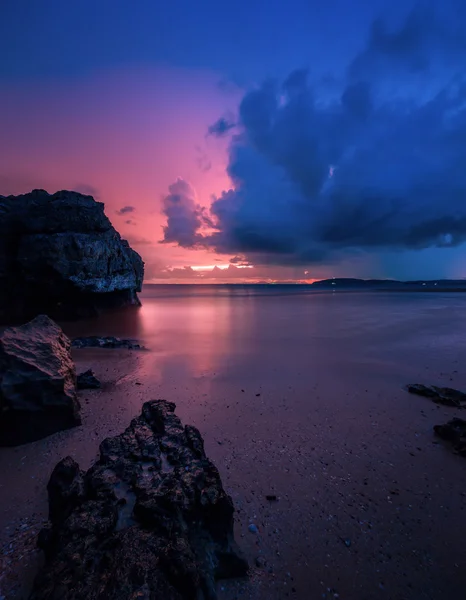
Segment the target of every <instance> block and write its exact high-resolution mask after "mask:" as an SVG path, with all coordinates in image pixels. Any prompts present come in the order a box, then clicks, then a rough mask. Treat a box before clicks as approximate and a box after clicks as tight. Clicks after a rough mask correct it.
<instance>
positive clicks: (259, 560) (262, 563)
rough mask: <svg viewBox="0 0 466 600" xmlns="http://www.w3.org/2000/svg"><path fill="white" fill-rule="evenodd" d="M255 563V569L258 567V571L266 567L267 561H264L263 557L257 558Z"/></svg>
mask: <svg viewBox="0 0 466 600" xmlns="http://www.w3.org/2000/svg"><path fill="white" fill-rule="evenodd" d="M255 563H256V567H258V568H259V569H263V568H264V567H266V566H267V561H266V560H265V558H264V557H263V556H258V557H257V558H256V560H255Z"/></svg>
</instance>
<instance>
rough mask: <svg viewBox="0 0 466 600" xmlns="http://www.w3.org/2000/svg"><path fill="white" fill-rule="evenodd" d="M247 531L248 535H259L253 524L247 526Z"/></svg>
mask: <svg viewBox="0 0 466 600" xmlns="http://www.w3.org/2000/svg"><path fill="white" fill-rule="evenodd" d="M248 531H249V533H259V530H258V529H257V526H256V525H254V523H251V524H250V525H249V527H248Z"/></svg>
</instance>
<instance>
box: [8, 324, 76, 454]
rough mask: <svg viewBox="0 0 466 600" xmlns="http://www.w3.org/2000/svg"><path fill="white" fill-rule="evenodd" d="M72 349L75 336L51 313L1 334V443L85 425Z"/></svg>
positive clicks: (36, 437)
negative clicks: (70, 336) (71, 335)
mask: <svg viewBox="0 0 466 600" xmlns="http://www.w3.org/2000/svg"><path fill="white" fill-rule="evenodd" d="M70 349H71V343H70V340H69V339H68V338H67V337H66V335H65V334H64V333H63V331H62V330H61V329H60V327H59V326H58V325H57V324H56V323H54V322H53V321H52V320H51V319H49V317H47V316H45V315H40V316H38V317H36V318H35V319H34V320H33V321H30V322H29V323H26V324H25V325H21V326H20V327H9V328H7V329H5V330H4V332H3V333H2V334H1V335H0V445H2V446H5V445H8V446H10V445H17V444H24V443H26V442H30V441H33V440H37V439H40V438H42V437H45V436H47V435H50V434H51V433H55V432H56V431H59V430H61V429H68V428H70V427H73V426H75V425H80V424H81V419H80V416H79V409H80V406H79V402H78V399H77V397H76V371H75V366H74V363H73V360H72V358H71V353H70Z"/></svg>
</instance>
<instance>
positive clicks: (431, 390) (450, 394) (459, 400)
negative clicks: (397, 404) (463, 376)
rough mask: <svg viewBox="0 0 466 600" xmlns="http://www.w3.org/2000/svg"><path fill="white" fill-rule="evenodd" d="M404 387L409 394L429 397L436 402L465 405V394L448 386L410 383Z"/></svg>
mask: <svg viewBox="0 0 466 600" xmlns="http://www.w3.org/2000/svg"><path fill="white" fill-rule="evenodd" d="M406 389H407V390H408V392H410V393H411V394H417V395H418V396H425V397H426V398H430V399H431V400H432V401H433V402H435V403H436V404H443V405H445V406H454V407H455V408H462V407H463V406H466V394H465V393H464V392H460V391H459V390H455V389H453V388H449V387H437V386H436V385H423V384H422V383H410V384H408V385H407V386H406Z"/></svg>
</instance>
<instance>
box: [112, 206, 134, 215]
mask: <svg viewBox="0 0 466 600" xmlns="http://www.w3.org/2000/svg"><path fill="white" fill-rule="evenodd" d="M135 210H136V208H135V207H134V206H123V207H122V208H120V209H119V210H117V211H115V212H116V214H117V215H127V214H129V213H133V212H134V211H135Z"/></svg>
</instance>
